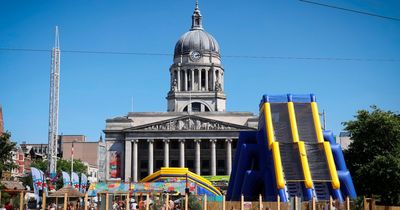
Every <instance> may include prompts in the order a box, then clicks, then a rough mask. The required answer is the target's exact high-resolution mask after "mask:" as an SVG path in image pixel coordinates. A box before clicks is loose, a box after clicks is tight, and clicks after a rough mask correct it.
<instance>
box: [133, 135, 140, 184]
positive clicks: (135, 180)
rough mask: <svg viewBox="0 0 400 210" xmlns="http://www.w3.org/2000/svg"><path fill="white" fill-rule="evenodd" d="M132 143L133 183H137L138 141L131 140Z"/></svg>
mask: <svg viewBox="0 0 400 210" xmlns="http://www.w3.org/2000/svg"><path fill="white" fill-rule="evenodd" d="M132 143H133V152H132V155H133V181H134V182H137V181H138V147H137V145H138V143H139V140H138V139H134V140H132Z"/></svg>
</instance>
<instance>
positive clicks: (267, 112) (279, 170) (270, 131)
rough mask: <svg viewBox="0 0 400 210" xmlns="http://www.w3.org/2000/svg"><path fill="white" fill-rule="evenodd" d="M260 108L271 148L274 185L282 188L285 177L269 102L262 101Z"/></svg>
mask: <svg viewBox="0 0 400 210" xmlns="http://www.w3.org/2000/svg"><path fill="white" fill-rule="evenodd" d="M262 110H263V111H264V118H265V127H266V128H265V129H266V131H267V138H268V147H269V149H270V150H272V157H273V160H274V166H275V167H274V168H275V177H276V185H277V187H278V189H284V188H285V179H284V178H283V167H282V160H281V153H280V150H279V142H276V141H275V135H274V127H273V124H272V115H271V105H270V103H264V105H263V108H262Z"/></svg>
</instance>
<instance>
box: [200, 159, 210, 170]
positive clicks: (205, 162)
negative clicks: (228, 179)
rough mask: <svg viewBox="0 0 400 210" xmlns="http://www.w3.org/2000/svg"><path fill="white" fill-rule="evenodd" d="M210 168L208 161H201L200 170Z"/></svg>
mask: <svg viewBox="0 0 400 210" xmlns="http://www.w3.org/2000/svg"><path fill="white" fill-rule="evenodd" d="M209 167H210V161H209V160H202V161H201V168H209Z"/></svg>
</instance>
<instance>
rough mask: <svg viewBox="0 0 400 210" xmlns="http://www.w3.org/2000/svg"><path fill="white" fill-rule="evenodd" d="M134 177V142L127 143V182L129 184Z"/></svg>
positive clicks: (128, 141)
mask: <svg viewBox="0 0 400 210" xmlns="http://www.w3.org/2000/svg"><path fill="white" fill-rule="evenodd" d="M131 176H132V142H131V141H130V140H127V141H125V182H129V179H130V178H131Z"/></svg>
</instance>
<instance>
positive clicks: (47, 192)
mask: <svg viewBox="0 0 400 210" xmlns="http://www.w3.org/2000/svg"><path fill="white" fill-rule="evenodd" d="M39 173H40V176H41V177H42V190H43V191H44V192H45V193H46V196H48V195H49V191H48V190H47V182H46V175H45V174H44V173H43V171H42V170H39Z"/></svg>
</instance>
